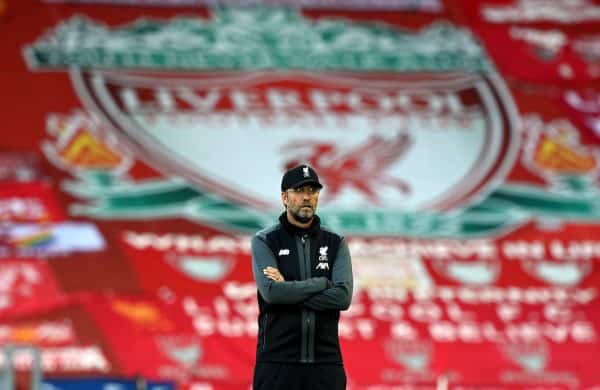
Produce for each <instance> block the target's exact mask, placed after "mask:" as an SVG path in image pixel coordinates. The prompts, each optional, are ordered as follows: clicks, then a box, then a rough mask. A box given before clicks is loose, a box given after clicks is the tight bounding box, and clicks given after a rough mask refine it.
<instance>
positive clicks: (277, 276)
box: [263, 267, 285, 282]
mask: <svg viewBox="0 0 600 390" xmlns="http://www.w3.org/2000/svg"><path fill="white" fill-rule="evenodd" d="M263 274H265V276H266V277H267V278H269V279H272V280H274V281H276V282H285V279H284V278H283V275H282V274H281V273H280V272H279V270H278V269H277V268H273V267H267V268H265V269H263Z"/></svg>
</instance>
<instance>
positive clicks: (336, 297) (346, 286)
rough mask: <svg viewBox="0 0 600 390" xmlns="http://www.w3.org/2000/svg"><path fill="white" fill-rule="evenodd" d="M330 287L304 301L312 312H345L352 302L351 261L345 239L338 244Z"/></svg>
mask: <svg viewBox="0 0 600 390" xmlns="http://www.w3.org/2000/svg"><path fill="white" fill-rule="evenodd" d="M331 282H332V286H331V287H330V288H328V289H326V290H324V291H323V292H321V293H319V294H316V295H314V296H312V297H311V298H309V299H307V300H306V301H304V306H306V307H308V308H310V309H313V310H347V309H348V308H349V307H350V302H351V301H352V290H353V287H354V282H353V278H352V261H351V258H350V250H349V249H348V244H347V243H346V240H345V239H342V241H341V242H340V248H339V250H338V254H337V257H336V259H335V262H334V263H333V268H332V271H331Z"/></svg>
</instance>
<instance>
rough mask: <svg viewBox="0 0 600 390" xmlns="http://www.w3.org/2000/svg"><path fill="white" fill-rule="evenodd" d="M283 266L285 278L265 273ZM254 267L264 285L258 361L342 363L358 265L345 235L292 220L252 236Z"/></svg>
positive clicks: (260, 297) (260, 300)
mask: <svg viewBox="0 0 600 390" xmlns="http://www.w3.org/2000/svg"><path fill="white" fill-rule="evenodd" d="M267 266H271V267H275V268H277V269H279V272H281V274H282V275H283V277H284V279H285V282H275V281H273V280H271V279H269V278H267V277H265V276H264V274H263V269H264V268H266V267H267ZM252 270H253V273H254V279H255V280H256V285H257V287H258V294H257V295H258V304H259V308H260V315H259V318H258V328H259V331H258V345H257V350H256V361H257V362H299V363H339V364H341V363H342V354H341V351H340V345H339V338H338V322H339V318H340V310H346V309H348V307H349V306H350V301H351V298H352V287H353V283H352V265H351V261H350V252H349V251H348V245H347V244H346V241H345V240H344V238H343V237H341V236H339V235H338V234H336V233H333V232H331V231H329V230H328V229H326V228H323V227H321V225H320V221H319V218H318V217H316V216H315V218H314V222H313V224H312V225H311V227H310V228H308V229H300V228H298V227H296V226H294V225H292V224H290V223H289V222H288V221H287V218H286V214H285V213H284V214H283V215H282V216H281V217H280V218H279V223H278V224H276V225H274V226H271V227H270V228H267V229H264V230H262V231H260V232H258V233H257V234H256V235H255V236H254V238H253V239H252Z"/></svg>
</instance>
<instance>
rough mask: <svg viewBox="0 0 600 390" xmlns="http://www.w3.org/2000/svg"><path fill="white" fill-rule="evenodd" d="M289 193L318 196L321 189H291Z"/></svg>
mask: <svg viewBox="0 0 600 390" xmlns="http://www.w3.org/2000/svg"><path fill="white" fill-rule="evenodd" d="M288 191H290V192H293V193H296V194H307V195H316V194H318V193H319V192H320V191H321V189H320V188H318V187H313V186H302V187H298V188H290V189H288Z"/></svg>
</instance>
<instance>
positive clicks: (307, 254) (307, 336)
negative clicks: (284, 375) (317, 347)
mask: <svg viewBox="0 0 600 390" xmlns="http://www.w3.org/2000/svg"><path fill="white" fill-rule="evenodd" d="M306 240H307V238H306V236H302V249H303V251H302V252H303V255H304V256H303V259H302V261H303V262H304V265H305V267H306V278H307V279H308V278H310V276H311V275H310V269H311V265H310V261H309V262H308V264H307V263H306V259H307V258H308V259H310V254H309V253H308V251H307V249H306ZM305 311H306V333H305V335H306V342H305V345H306V356H305V357H304V359H303V360H304V361H305V362H307V363H311V362H312V359H311V358H310V356H311V353H310V339H311V337H310V333H311V322H310V311H309V310H306V309H305Z"/></svg>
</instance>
